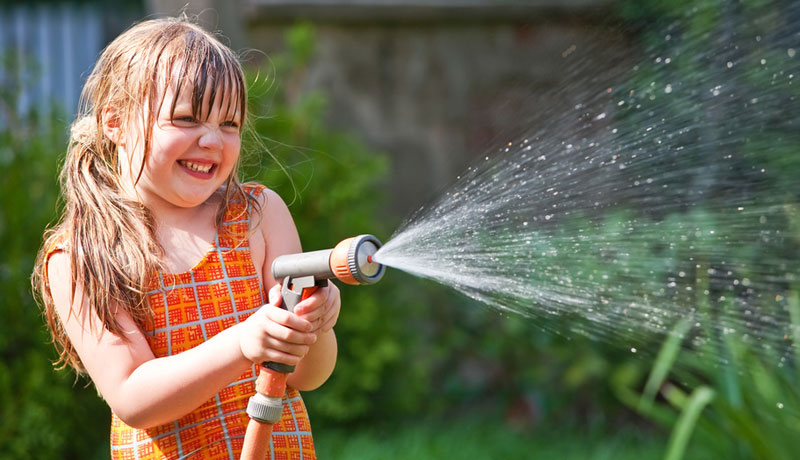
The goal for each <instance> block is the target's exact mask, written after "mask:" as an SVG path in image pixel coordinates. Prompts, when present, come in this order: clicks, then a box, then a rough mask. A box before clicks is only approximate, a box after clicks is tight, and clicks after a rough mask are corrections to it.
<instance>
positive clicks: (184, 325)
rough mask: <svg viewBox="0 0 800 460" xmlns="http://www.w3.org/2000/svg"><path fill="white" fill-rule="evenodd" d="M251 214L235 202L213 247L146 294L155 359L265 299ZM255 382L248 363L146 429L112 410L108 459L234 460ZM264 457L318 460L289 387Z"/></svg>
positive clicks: (251, 189) (252, 190)
mask: <svg viewBox="0 0 800 460" xmlns="http://www.w3.org/2000/svg"><path fill="white" fill-rule="evenodd" d="M263 190H264V187H263V186H255V185H248V186H245V192H246V193H249V194H251V195H253V196H257V195H259V194H260V193H261V192H262V191H263ZM251 211H252V209H250V206H249V205H248V203H247V202H245V201H243V200H239V201H236V202H233V203H232V204H231V205H230V206H229V208H228V209H227V210H226V214H225V217H224V220H223V228H222V229H221V230H220V231H218V232H217V235H216V237H215V241H214V244H213V245H212V247H211V248H210V249H209V251H208V252H207V253H206V255H205V256H204V257H203V259H202V260H201V261H200V262H199V263H198V264H197V265H195V266H194V267H193V268H192V269H190V270H189V271H187V272H185V273H178V274H160V275H159V276H158V278H157V279H156V280H154V282H153V285H152V286H151V290H150V291H149V293H148V301H149V303H150V307H151V308H152V310H153V317H154V324H153V328H152V329H151V330H150V331H148V333H147V334H146V335H147V340H148V342H149V344H150V348H151V349H152V350H153V353H154V354H155V356H156V357H163V356H170V355H175V354H178V353H181V352H183V351H186V350H189V349H191V348H193V347H195V346H197V345H199V344H201V343H203V342H205V341H206V340H208V339H210V338H211V337H213V336H214V335H216V334H218V333H219V332H220V331H222V330H224V329H226V328H228V327H230V326H232V325H234V324H236V323H239V322H241V321H244V320H245V319H246V318H247V317H248V316H250V315H251V314H252V313H253V312H255V311H256V310H257V309H258V308H259V307H260V306H261V305H263V304H264V303H265V302H266V300H265V299H266V295H265V292H264V289H263V286H262V284H261V282H260V280H259V278H258V275H257V273H256V268H255V265H254V264H253V261H252V259H251V256H250V246H249V242H248V239H247V235H248V224H249V218H250V214H251ZM264 218H267V216H265V217H264ZM255 380H256V369H255V366H251V368H250V369H249V370H247V371H246V372H245V373H244V374H242V375H241V376H240V377H239V378H238V379H237V380H236V381H234V382H232V383H231V384H230V385H228V386H227V387H226V388H224V389H223V390H222V391H220V392H219V393H217V394H216V395H215V396H214V397H213V398H211V399H209V400H208V401H206V402H205V403H204V404H203V405H201V406H200V407H198V408H197V409H195V410H194V411H192V412H191V413H189V414H187V415H185V416H184V417H182V418H180V419H179V420H176V421H174V422H171V423H166V424H164V425H160V426H156V427H153V428H149V429H136V428H133V427H130V426H128V425H126V424H125V423H124V422H123V421H122V420H120V419H119V417H117V416H116V414H113V413H112V420H111V458H112V459H113V460H134V459H141V460H155V459H159V460H160V459H197V460H200V459H204V460H212V459H213V460H216V459H226V460H237V459H238V458H239V455H240V453H241V449H242V445H243V442H244V434H245V430H246V428H247V424H248V422H249V417H248V416H247V413H246V412H245V411H246V408H247V402H248V400H249V398H250V397H251V396H252V395H253V394H254V392H255ZM269 458H271V459H275V460H282V459H304V460H309V459H315V458H316V454H315V452H314V442H313V439H312V436H311V425H310V423H309V419H308V413H307V412H306V407H305V404H304V403H303V400H302V398H301V396H300V393H299V392H298V391H297V390H295V389H292V388H289V389H287V392H286V394H285V395H284V408H283V417H282V418H281V420H280V421H279V422H278V423H276V424H275V425H274V426H273V434H272V439H271V443H270V457H269Z"/></svg>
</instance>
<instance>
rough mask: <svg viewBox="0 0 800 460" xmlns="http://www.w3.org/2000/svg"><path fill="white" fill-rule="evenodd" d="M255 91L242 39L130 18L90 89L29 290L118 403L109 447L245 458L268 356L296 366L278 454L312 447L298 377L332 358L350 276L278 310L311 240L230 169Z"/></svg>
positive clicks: (270, 196) (276, 437)
mask: <svg viewBox="0 0 800 460" xmlns="http://www.w3.org/2000/svg"><path fill="white" fill-rule="evenodd" d="M246 100H247V97H246V88H245V81H244V77H243V73H242V69H241V66H240V64H239V63H238V61H237V59H236V57H235V55H234V54H233V53H232V52H231V50H229V49H228V48H227V47H225V46H224V45H223V44H221V43H220V42H219V41H218V40H217V39H216V38H215V37H214V36H213V35H211V34H209V33H207V32H205V31H204V30H202V29H201V28H199V27H197V26H196V25H193V24H191V23H188V22H186V21H184V20H181V19H163V20H152V21H147V22H143V23H140V24H138V25H136V26H134V27H132V28H131V29H130V30H128V31H127V32H125V33H123V34H122V35H121V36H120V37H118V38H117V39H116V40H115V41H114V42H112V43H111V44H110V45H109V46H108V47H107V48H106V49H105V50H104V51H103V53H102V55H101V56H100V59H99V61H98V63H97V65H96V67H95V69H94V71H93V72H92V74H91V75H90V76H89V78H88V81H87V83H86V86H85V88H84V90H83V95H82V104H81V111H80V113H79V115H78V117H77V118H76V121H75V122H74V124H73V126H72V135H71V139H70V145H69V151H68V153H67V157H66V160H65V164H64V168H63V171H62V173H61V184H62V194H63V200H64V204H65V209H64V213H63V216H62V218H61V220H60V222H59V223H58V224H57V225H56V226H55V227H54V228H52V229H50V230H49V231H48V232H47V234H46V235H45V243H44V245H43V248H42V250H41V251H40V254H39V257H38V259H37V264H36V269H35V273H34V288H35V290H36V292H37V294H38V295H39V296H40V298H41V301H42V303H43V304H44V309H45V314H46V317H47V321H48V324H49V326H50V329H51V331H52V335H53V339H54V342H55V344H56V346H57V347H58V348H59V350H60V352H61V359H60V363H61V364H62V365H69V366H71V367H73V368H74V369H76V370H77V371H78V372H80V373H86V374H88V375H89V376H90V377H91V379H92V381H93V382H94V384H95V385H96V387H97V389H98V391H99V392H100V394H101V395H102V397H103V398H104V399H105V400H106V401H107V402H108V404H109V406H110V407H111V410H112V413H113V414H112V422H111V457H112V458H114V459H134V458H136V459H155V458H187V457H188V458H198V459H201V458H202V459H217V458H220V459H222V458H224V459H236V458H238V457H239V452H240V450H241V447H242V442H243V437H244V433H245V428H246V425H247V423H248V420H249V418H248V416H247V415H246V413H245V408H246V406H247V401H248V399H249V398H250V396H252V394H253V393H254V381H255V378H256V375H255V374H256V371H255V367H254V365H253V363H254V362H262V361H276V362H283V363H286V364H294V365H296V366H297V368H296V371H295V372H294V373H293V374H291V376H290V377H289V380H288V386H289V389H288V390H287V393H286V395H285V398H284V402H285V404H284V416H283V419H282V420H281V421H280V422H279V423H277V424H275V426H274V429H273V433H274V434H273V437H272V441H271V454H272V458H304V459H309V458H314V457H315V455H314V446H313V442H312V439H311V431H310V425H309V422H308V417H307V414H306V410H305V406H304V404H303V401H302V399H301V397H300V394H299V393H298V390H311V389H314V388H316V387H318V386H319V385H321V384H322V383H323V382H325V380H326V379H327V378H328V377H329V375H330V374H331V372H332V370H333V367H334V364H335V361H336V339H335V336H334V333H333V331H332V327H333V325H334V324H335V323H336V320H337V318H338V314H339V308H340V300H339V291H338V289H337V288H336V287H335V286H333V285H331V286H330V287H329V288H325V289H320V290H318V291H317V292H316V293H315V294H314V295H313V296H312V297H311V298H309V299H307V300H305V301H303V302H301V303H300V304H298V305H297V307H296V309H295V312H294V313H289V312H287V311H286V310H283V309H281V308H276V306H277V305H279V303H280V293H279V290H277V289H274V288H273V289H271V290H269V289H268V288H270V287H273V286H276V281H275V280H274V279H272V275H271V272H270V270H269V267H270V266H271V264H272V260H273V259H274V258H275V257H277V256H279V255H281V254H286V253H294V252H299V251H300V242H299V238H298V235H297V231H296V229H295V227H294V223H293V222H292V218H291V216H290V214H289V212H288V209H287V208H286V205H285V204H284V203H283V201H281V199H280V198H279V197H278V196H277V195H276V194H275V193H274V192H272V191H270V190H267V189H265V188H264V187H263V186H259V185H243V184H241V183H240V181H239V180H238V178H237V172H236V169H237V165H238V160H239V149H240V142H241V136H240V135H241V132H242V127H243V125H244V123H245V115H246V113H247V107H246ZM267 291H269V301H268V300H267V296H266V295H265V292H267ZM267 303H269V304H267ZM264 304H267V305H264ZM262 305H264V306H263V307H262Z"/></svg>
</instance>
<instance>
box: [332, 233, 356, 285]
mask: <svg viewBox="0 0 800 460" xmlns="http://www.w3.org/2000/svg"><path fill="white" fill-rule="evenodd" d="M353 239H354V238H347V239H345V240H342V241H340V242H339V244H337V245H336V246H335V247H334V248H333V250H332V251H331V256H330V267H331V271H332V272H333V274H334V275H335V276H336V278H337V279H338V280H339V281H341V282H343V283H345V284H352V285H356V284H359V282H358V281H356V279H355V278H354V277H353V274H352V273H350V266H349V264H348V263H347V253H348V250H349V249H350V243H351V242H352V241H353Z"/></svg>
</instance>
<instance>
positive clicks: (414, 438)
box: [314, 419, 666, 460]
mask: <svg viewBox="0 0 800 460" xmlns="http://www.w3.org/2000/svg"><path fill="white" fill-rule="evenodd" d="M314 443H315V445H316V448H317V453H318V455H319V458H321V459H332V460H337V459H348V460H359V459H365V460H366V459H369V460H382V459H385V460H403V459H409V460H410V459H414V460H420V459H423V460H428V459H447V460H450V459H454V458H461V459H471V460H475V459H492V460H494V459H503V460H505V459H542V460H547V459H553V460H570V459H593V460H602V459H613V460H625V459H631V460H644V459H660V458H662V456H663V452H664V446H665V445H666V435H659V434H654V433H652V432H650V433H648V434H643V433H642V432H640V431H638V430H637V429H636V428H635V427H629V428H624V429H619V430H611V429H609V430H602V431H601V430H599V429H593V430H590V431H585V430H580V429H577V428H572V427H569V428H563V429H562V428H560V427H557V426H551V427H537V428H534V429H531V430H529V431H527V432H522V431H519V430H513V429H510V428H508V427H507V426H506V425H505V424H504V423H502V422H500V423H492V422H491V421H483V422H475V421H471V420H450V421H444V422H441V423H439V424H437V423H434V422H422V423H417V422H416V421H415V420H413V419H409V420H408V422H407V423H405V424H403V423H402V422H400V423H397V424H396V425H389V424H387V425H382V426H373V427H366V428H354V429H349V430H345V429H327V430H315V432H314Z"/></svg>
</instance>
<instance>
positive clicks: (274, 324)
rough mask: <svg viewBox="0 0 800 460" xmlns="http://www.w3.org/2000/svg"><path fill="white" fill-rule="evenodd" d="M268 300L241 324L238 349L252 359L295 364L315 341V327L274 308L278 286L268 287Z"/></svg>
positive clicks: (302, 319)
mask: <svg viewBox="0 0 800 460" xmlns="http://www.w3.org/2000/svg"><path fill="white" fill-rule="evenodd" d="M337 298H338V297H337ZM269 299H270V303H269V304H266V305H264V306H263V307H261V308H260V309H259V310H258V311H257V312H255V313H253V314H252V315H250V317H249V318H247V320H245V322H244V323H242V332H241V336H240V339H239V348H240V349H241V351H242V354H243V355H244V357H245V358H247V359H249V360H250V361H253V362H257V363H260V362H264V361H274V362H278V363H283V364H289V365H297V364H298V363H299V362H300V360H301V359H303V357H305V355H306V354H307V353H308V350H309V348H310V346H311V345H312V344H314V342H316V341H317V332H316V331H315V329H316V327H315V325H314V324H312V321H309V320H308V319H306V318H303V317H301V316H300V315H298V314H296V313H291V312H289V311H286V310H284V309H283V308H277V307H278V306H279V305H280V302H281V297H280V286H278V285H276V286H275V287H273V288H272V289H270V291H269ZM309 300H310V299H309ZM303 303H305V302H302V303H301V304H303ZM301 304H298V306H299V305H301Z"/></svg>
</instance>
